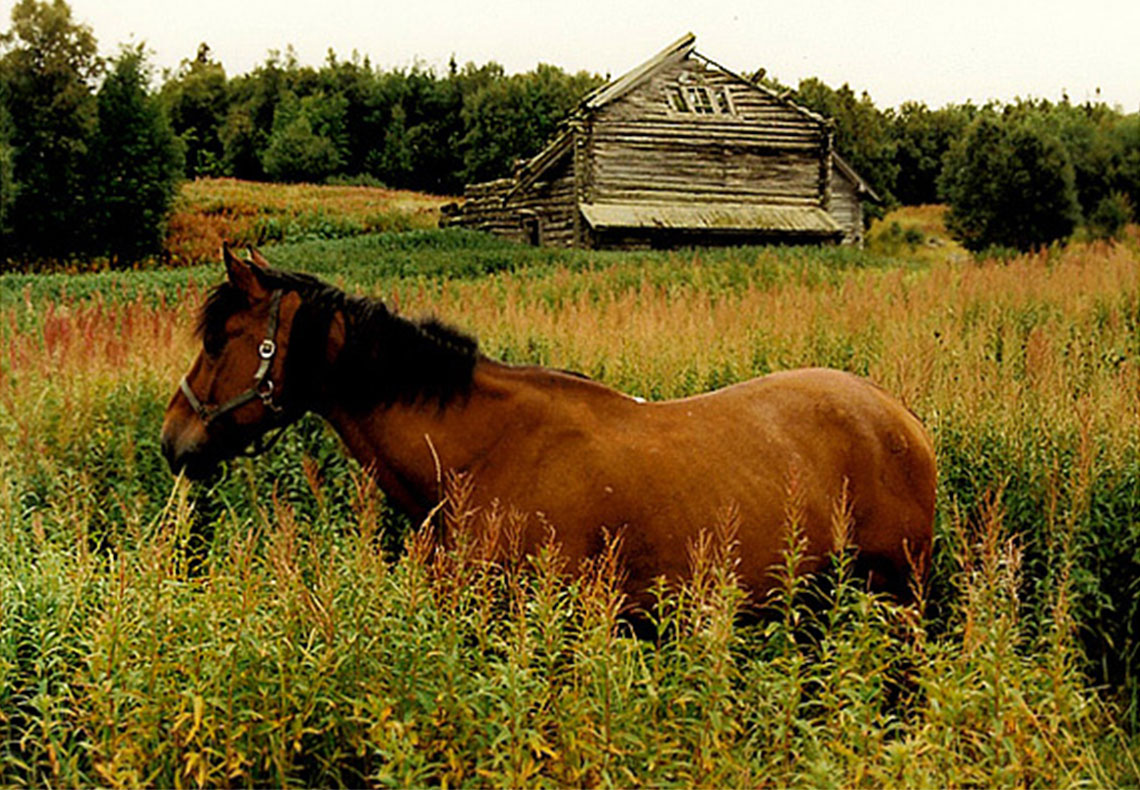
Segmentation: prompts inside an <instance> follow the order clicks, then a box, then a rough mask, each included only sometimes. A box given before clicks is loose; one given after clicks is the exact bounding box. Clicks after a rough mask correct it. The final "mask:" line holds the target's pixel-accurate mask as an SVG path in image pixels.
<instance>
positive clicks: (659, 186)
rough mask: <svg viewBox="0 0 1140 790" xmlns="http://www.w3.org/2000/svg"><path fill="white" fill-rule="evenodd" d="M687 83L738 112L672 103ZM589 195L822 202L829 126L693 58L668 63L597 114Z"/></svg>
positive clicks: (635, 198) (666, 199)
mask: <svg viewBox="0 0 1140 790" xmlns="http://www.w3.org/2000/svg"><path fill="white" fill-rule="evenodd" d="M681 80H687V81H688V83H689V84H694V85H703V86H708V87H710V88H713V89H717V90H724V91H726V92H727V93H728V95H729V97H730V101H731V103H732V107H733V109H734V110H735V112H734V113H731V114H725V113H715V114H708V115H702V114H698V113H694V112H680V111H677V110H675V109H674V108H673V107H671V106H670V104H669V102H668V95H667V92H668V91H669V90H670V89H671V88H673V87H675V86H677V85H678V84H681ZM590 125H591V132H592V139H591V141H590V142H591V144H590V146H589V158H590V162H589V178H588V179H587V187H586V192H587V196H588V202H604V201H613V202H640V201H660V202H678V201H680V202H684V201H695V202H718V201H721V202H733V203H741V202H753V201H755V202H764V203H775V204H783V205H817V206H818V205H820V204H821V201H822V195H821V192H820V159H821V155H822V151H823V147H824V146H825V144H826V140H825V137H824V135H825V133H826V132H825V129H824V128H823V126H822V124H820V123H819V122H816V121H814V120H813V119H811V118H809V117H807V116H805V115H804V114H802V113H799V112H797V111H795V110H794V109H792V108H790V107H788V106H787V105H786V104H784V103H783V102H780V101H778V100H776V99H774V98H772V97H770V96H768V95H766V94H764V93H762V92H761V91H758V90H756V89H755V88H754V87H752V86H750V85H748V84H747V83H744V82H742V81H741V80H739V79H737V78H736V77H734V76H733V75H731V74H728V73H727V72H725V71H722V70H720V69H717V68H711V67H706V66H705V63H704V61H702V60H700V59H698V58H694V57H690V58H686V59H684V60H681V61H680V62H678V63H675V64H672V65H670V66H668V67H666V68H663V69H661V70H660V71H658V72H657V73H656V74H654V75H653V76H652V77H651V78H650V79H648V80H647V81H646V82H645V83H644V84H642V85H640V86H638V87H637V88H636V89H635V90H633V91H631V92H630V93H629V94H627V95H625V96H623V97H621V98H620V99H618V100H617V101H614V102H613V103H611V104H609V105H606V106H604V107H602V108H600V109H599V110H598V111H597V113H596V114H595V115H594V117H593V118H592V122H591V124H590Z"/></svg>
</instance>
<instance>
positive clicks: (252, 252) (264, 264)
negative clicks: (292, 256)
mask: <svg viewBox="0 0 1140 790" xmlns="http://www.w3.org/2000/svg"><path fill="white" fill-rule="evenodd" d="M249 259H250V260H251V261H253V262H254V263H256V264H257V265H258V266H260V267H261V268H262V269H268V268H269V261H267V260H265V256H264V255H262V254H261V253H260V252H258V251H257V248H256V247H250V248H249Z"/></svg>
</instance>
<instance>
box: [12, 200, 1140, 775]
mask: <svg viewBox="0 0 1140 790" xmlns="http://www.w3.org/2000/svg"><path fill="white" fill-rule="evenodd" d="M923 216H924V215H922V213H921V212H919V216H917V217H913V218H908V217H906V216H902V217H896V218H894V219H891V218H888V225H887V228H888V229H889V227H890V225H889V223H890V222H892V221H897V222H898V223H899V228H900V231H899V234H893V232H890V231H888V234H889V235H901V236H902V238H903V242H902V246H900V247H899V250H898V252H897V253H896V254H895V255H887V254H882V253H878V252H875V251H874V250H871V251H859V250H850V249H834V248H832V249H809V248H788V249H760V248H742V249H735V250H716V251H703V250H702V251H695V250H688V251H679V252H674V253H625V254H620V253H590V252H558V251H551V250H534V249H530V248H525V247H518V246H513V245H508V244H504V243H502V242H498V241H495V240H494V239H490V238H488V237H485V236H480V235H477V234H468V233H458V232H441V231H421V232H411V233H405V234H377V235H370V236H360V237H353V238H345V239H336V240H312V241H306V242H301V243H293V244H282V245H278V246H276V247H273V248H271V249H268V250H267V254H268V255H269V257H270V258H271V260H273V261H274V262H275V263H276V264H278V265H280V266H282V267H286V268H296V269H303V270H307V271H312V272H316V273H319V274H320V275H322V276H324V277H326V278H328V279H330V280H331V281H333V282H335V283H337V284H339V285H340V286H342V287H345V288H348V289H350V290H352V291H355V292H362V293H367V294H371V295H374V296H380V297H383V298H384V299H385V300H386V301H387V302H388V303H389V304H390V305H392V306H393V307H397V308H398V309H399V310H400V311H402V312H406V313H412V314H417V313H421V312H430V313H435V314H437V315H439V316H442V317H444V318H445V319H447V320H450V321H452V322H454V323H457V324H459V325H460V326H461V327H463V328H465V329H467V330H470V331H472V332H474V333H475V334H477V335H478V336H479V338H480V341H481V345H482V347H483V349H484V351H485V352H486V353H488V354H490V355H491V356H494V357H498V358H501V359H505V360H507V361H512V362H527V363H541V364H549V365H553V366H558V367H564V368H571V369H577V370H581V371H583V372H585V373H587V374H589V375H591V376H593V377H595V378H597V379H600V380H601V381H603V382H605V383H608V384H610V385H612V386H615V387H618V388H619V389H622V390H624V391H626V392H630V393H633V394H637V395H641V396H643V397H647V398H651V399H659V398H671V397H678V396H684V395H690V394H694V393H697V392H701V391H705V390H707V389H710V388H714V387H718V386H722V385H725V384H729V383H732V382H735V381H739V380H742V379H745V378H748V377H750V376H754V375H761V374H764V373H767V372H770V371H774V370H780V369H785V368H789V367H796V366H801V365H830V366H834V367H838V368H841V369H845V370H849V371H853V372H856V373H859V374H861V375H866V376H869V377H871V378H872V379H873V380H875V381H877V382H878V383H880V384H881V385H882V386H884V387H886V388H887V389H888V390H890V391H892V392H894V393H897V394H898V395H899V396H900V397H902V398H903V399H904V401H905V402H906V403H907V405H908V406H909V407H910V408H911V409H913V410H914V411H915V412H916V413H917V414H918V415H919V416H920V417H921V418H922V420H923V422H924V423H925V424H926V426H927V427H928V429H929V430H930V432H931V434H932V436H933V437H934V440H935V443H936V447H937V453H938V459H939V467H940V483H939V503H938V516H937V525H936V535H937V537H936V549H935V568H934V573H933V576H932V578H931V581H930V585H929V587H928V589H926V590H925V591H924V598H925V601H926V608H925V611H926V615H925V617H924V618H922V619H919V618H916V617H915V616H914V615H913V613H912V612H909V611H907V610H899V609H897V608H896V607H894V606H892V605H891V604H889V603H887V602H883V601H877V600H874V599H872V598H869V597H868V596H866V595H865V594H864V593H863V592H861V591H860V589H859V588H858V586H857V585H854V584H850V583H847V582H845V581H844V577H843V572H842V569H841V570H840V572H839V578H838V580H837V584H836V585H834V586H832V587H830V588H827V589H826V590H824V591H823V592H821V593H820V594H821V595H823V596H824V597H823V599H822V603H817V604H816V605H814V606H811V607H805V606H804V605H803V597H802V596H801V595H800V593H801V592H802V591H803V589H804V588H805V587H806V586H808V585H810V582H809V581H808V580H805V579H802V578H797V577H795V576H794V575H791V574H789V573H788V572H787V569H784V571H782V572H781V571H780V570H779V569H774V572H776V573H783V575H782V576H781V578H782V579H783V582H784V585H783V592H782V593H781V595H780V596H779V597H778V598H777V599H776V600H775V601H774V605H775V607H776V608H775V613H776V614H775V616H774V617H773V619H772V620H771V621H769V622H766V623H762V624H759V625H740V624H735V623H734V621H733V613H734V611H735V608H736V607H737V606H738V604H739V600H740V596H739V593H738V591H737V590H736V588H735V585H734V583H733V572H732V568H733V566H732V544H731V540H730V537H731V533H732V530H733V528H734V524H733V522H732V519H731V518H730V517H726V516H725V515H724V514H709V526H710V531H709V533H708V534H709V539H708V541H707V542H706V543H700V544H698V545H694V546H691V547H688V549H687V550H688V551H689V552H690V556H691V560H692V563H693V567H694V568H695V571H696V573H695V576H694V580H693V582H692V583H691V584H690V585H689V586H688V587H687V588H685V589H684V590H681V591H672V592H665V591H662V604H661V606H660V608H659V611H658V616H659V617H660V618H662V620H663V621H664V622H665V623H667V624H668V629H667V630H668V633H669V638H667V639H664V640H662V641H661V642H660V643H659V644H657V643H653V642H641V641H637V640H635V639H632V638H628V637H624V636H621V633H622V628H621V626H620V624H619V623H618V622H616V620H615V612H616V610H617V608H618V607H619V605H620V600H619V599H618V598H617V596H616V593H615V592H614V587H613V579H612V570H613V569H612V568H611V567H610V565H609V564H608V563H607V562H606V561H605V560H604V558H603V559H601V560H599V562H598V564H597V566H596V567H595V568H594V569H593V571H591V573H589V574H587V575H586V576H585V577H584V578H582V579H580V580H577V581H572V580H570V579H568V578H566V577H565V576H563V575H562V574H561V573H559V570H560V569H561V564H560V560H559V557H558V553H557V549H556V546H553V545H552V546H551V547H550V548H549V549H548V550H547V551H546V552H545V553H544V554H543V555H542V556H541V557H539V558H538V559H537V560H535V561H533V562H532V563H529V564H527V563H521V562H508V563H507V564H506V565H505V566H489V565H487V564H486V563H485V562H483V561H482V559H481V556H482V554H481V552H482V548H481V546H480V545H479V544H478V543H477V542H472V541H470V540H464V539H460V540H459V541H458V543H457V545H456V546H455V547H454V548H453V549H452V550H451V551H449V552H443V553H440V552H436V551H434V550H433V548H432V546H431V542H430V540H429V532H428V531H421V530H418V529H417V526H418V525H414V524H411V525H410V524H406V523H404V522H403V521H402V520H401V519H400V518H399V517H398V516H396V515H395V514H393V513H391V512H390V511H389V509H388V508H387V506H386V504H385V501H384V498H383V496H382V495H380V494H379V493H378V492H377V491H376V490H375V488H374V486H373V485H372V484H371V482H370V481H369V478H368V477H367V475H365V474H364V473H363V472H362V470H360V469H359V468H358V467H357V466H356V465H355V464H354V463H352V462H350V461H349V460H347V459H346V458H345V456H344V455H343V452H342V450H341V448H340V446H339V442H338V440H337V439H336V438H335V437H334V436H332V435H331V434H330V432H329V431H328V429H327V428H326V427H325V426H324V425H323V424H322V423H321V422H320V421H319V420H316V419H314V418H307V419H305V420H303V421H302V422H301V423H300V424H299V425H297V426H296V427H294V428H292V429H291V430H290V432H289V433H288V434H287V435H286V438H285V439H284V440H283V441H282V443H281V444H280V445H279V446H278V448H277V449H275V450H274V451H273V452H271V453H270V454H269V455H268V456H265V457H263V458H261V459H258V460H255V461H250V460H242V461H236V462H233V463H231V464H230V465H229V471H228V474H227V475H225V476H224V477H223V478H221V479H220V480H218V481H216V482H215V483H213V484H211V485H208V486H189V485H186V484H184V483H182V482H179V481H176V480H173V479H172V478H171V476H170V474H169V472H168V471H167V469H166V467H165V464H164V462H163V461H162V459H161V457H160V455H159V452H158V433H159V429H160V425H161V421H162V413H163V409H164V407H165V404H166V402H167V400H168V398H169V397H170V395H171V393H172V392H173V391H174V389H175V387H176V384H177V381H178V377H179V376H180V375H181V374H182V373H183V371H184V370H185V368H186V366H187V365H188V364H189V362H190V360H191V359H192V357H193V355H194V353H195V345H196V344H195V341H194V340H193V339H192V337H191V336H190V327H191V326H192V324H193V315H194V311H195V309H196V308H197V305H198V304H199V302H200V300H201V298H202V296H203V293H204V290H205V288H207V287H208V286H209V285H210V284H212V283H215V282H217V281H218V280H219V279H220V277H221V267H220V265H219V264H216V263H214V264H211V265H209V266H204V267H187V268H184V269H181V270H176V271H174V270H165V271H152V272H105V273H101V274H96V275H84V276H77V277H66V276H63V275H54V276H44V277H36V278H33V277H29V276H23V277H15V276H7V277H0V434H2V435H4V436H5V437H10V440H9V441H7V442H5V443H4V444H3V445H2V446H0V602H2V606H3V609H2V611H3V617H2V618H0V712H2V715H0V783H3V784H6V785H7V784H31V783H37V784H52V785H66V784H83V785H90V784H99V785H110V786H122V785H132V786H133V785H138V784H156V785H165V786H179V785H181V786H186V785H221V784H275V785H286V784H302V785H332V784H350V785H399V786H407V785H423V784H436V783H439V784H444V783H446V784H449V785H456V784H464V785H488V784H495V785H519V784H541V785H606V786H614V785H621V786H630V785H646V784H652V785H662V784H682V785H703V786H725V785H731V786H744V785H755V784H761V783H771V784H776V785H781V786H783V785H792V784H808V785H812V786H817V785H858V786H864V785H865V786H875V787H877V786H883V785H891V786H899V785H905V786H934V785H937V786H944V785H986V786H1043V787H1057V786H1063V785H1065V786H1067V785H1075V784H1093V785H1098V786H1120V785H1133V784H1136V783H1137V782H1140V769H1138V767H1137V762H1136V758H1135V755H1136V753H1137V747H1138V746H1140V744H1138V743H1137V742H1136V737H1137V736H1136V735H1135V733H1136V727H1137V724H1138V722H1137V718H1138V715H1140V685H1138V683H1137V670H1138V668H1140V639H1138V637H1140V635H1138V634H1137V631H1136V623H1137V622H1138V621H1140V617H1138V609H1137V600H1140V599H1138V596H1137V589H1136V586H1135V580H1136V579H1138V578H1140V522H1138V521H1137V515H1136V514H1137V513H1138V512H1140V252H1138V249H1137V245H1136V244H1135V243H1133V242H1131V241H1130V242H1127V243H1121V244H1093V245H1081V244H1074V245H1071V246H1069V247H1068V248H1066V249H1057V250H1053V251H1048V252H1043V253H1040V254H1035V255H1028V256H1011V257H1009V258H1004V259H1001V260H991V261H984V262H981V263H977V262H974V261H973V260H972V259H968V258H959V257H958V255H956V254H946V255H942V256H939V257H932V258H928V259H922V258H921V257H920V256H919V255H914V256H911V255H910V254H909V253H908V250H909V246H908V245H910V243H911V242H915V244H916V246H915V249H916V251H918V252H921V253H923V254H927V251H928V250H934V251H937V250H940V249H942V248H938V247H936V246H934V245H927V244H925V242H923V244H921V245H919V244H918V241H919V240H918V237H917V236H916V235H915V234H914V233H911V234H909V236H910V241H907V240H906V239H907V236H908V228H909V227H911V224H910V223H911V221H912V219H913V222H914V223H915V224H916V225H920V223H921V222H922V221H929V219H930V218H929V217H926V219H925V220H923ZM926 228H927V229H925V230H922V229H921V228H920V232H922V233H923V234H926V235H927V236H936V235H937V233H936V232H935V231H936V226H933V225H931V226H926ZM873 235H875V234H873ZM949 252H950V253H953V252H954V251H953V250H950V251H949ZM725 474H732V470H731V469H726V470H725ZM467 485H478V480H477V479H476V480H464V481H458V482H457V484H456V485H454V486H453V487H452V489H451V495H450V496H451V499H450V502H449V505H448V508H447V513H448V515H447V518H448V519H449V521H450V522H451V524H452V526H453V527H454V529H455V530H456V532H457V533H458V534H460V535H464V534H470V533H471V529H470V523H471V519H472V518H473V517H472V516H471V515H470V514H468V513H467V511H466V509H465V507H464V501H465V500H464V496H465V494H464V491H465V486H467ZM474 518H483V517H482V516H474ZM790 524H794V509H793V513H792V516H791V522H790ZM481 526H482V527H483V528H484V529H483V531H484V533H486V532H487V529H486V528H487V527H488V526H489V527H490V528H491V532H494V531H495V530H496V529H497V530H509V524H504V523H502V522H501V521H497V520H496V519H494V518H491V519H490V521H489V523H484V524H482V525H481ZM789 534H790V535H792V536H793V537H794V529H791V530H790V533H789ZM789 547H790V548H791V550H792V551H793V553H794V551H795V550H796V549H795V542H794V540H790V542H789ZM679 550H684V549H679ZM789 567H794V566H791V565H790V566H789Z"/></svg>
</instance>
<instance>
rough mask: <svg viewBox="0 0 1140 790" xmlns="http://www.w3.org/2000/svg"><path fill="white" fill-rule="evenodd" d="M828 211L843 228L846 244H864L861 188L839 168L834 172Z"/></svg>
mask: <svg viewBox="0 0 1140 790" xmlns="http://www.w3.org/2000/svg"><path fill="white" fill-rule="evenodd" d="M827 213H829V214H830V215H831V216H832V217H833V218H834V219H835V221H836V222H838V223H839V226H840V227H841V228H843V243H844V244H855V245H858V246H862V245H863V203H862V201H861V200H860V199H859V190H858V187H857V186H856V185H855V184H854V183H852V182H851V180H850V179H848V178H846V177H845V176H844V175H843V174H841V173H840V172H839V171H838V170H835V171H833V174H832V179H831V201H830V203H829V204H828V207H827Z"/></svg>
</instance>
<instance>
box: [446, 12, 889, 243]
mask: <svg viewBox="0 0 1140 790" xmlns="http://www.w3.org/2000/svg"><path fill="white" fill-rule="evenodd" d="M695 44H696V39H695V37H694V36H693V35H692V34H689V35H687V36H684V37H683V38H681V39H680V40H678V41H676V42H675V43H674V44H672V45H671V46H669V47H667V48H666V49H665V50H663V51H662V52H660V53H658V54H657V55H655V56H654V57H653V58H650V59H649V60H648V61H646V62H645V63H643V64H641V65H640V66H638V67H637V68H635V69H633V70H632V71H630V72H629V73H627V74H625V75H623V76H621V77H619V78H618V79H615V80H613V81H611V82H609V83H607V84H606V85H603V86H602V87H601V88H598V89H597V90H595V91H593V92H592V93H590V94H588V95H587V96H586V97H585V98H583V99H582V101H581V102H580V103H579V105H578V108H577V109H576V110H575V111H574V112H573V113H572V114H571V116H570V118H569V119H568V120H567V121H566V122H565V124H564V125H563V127H562V129H561V131H560V133H559V134H558V135H557V136H556V137H555V138H554V139H553V140H552V141H551V142H550V143H549V145H547V146H546V148H545V149H543V150H542V151H541V152H540V153H538V154H537V155H536V156H535V157H533V158H532V159H530V160H527V161H524V162H520V163H518V165H517V166H516V167H515V172H514V173H513V174H511V176H510V177H507V178H501V179H498V180H496V181H490V182H487V183H482V184H471V185H469V186H468V187H467V188H466V189H465V191H464V198H465V200H464V201H463V202H462V203H460V204H451V205H449V206H445V207H444V211H443V216H442V218H441V220H440V225H441V226H444V227H466V228H475V229H478V230H485V231H490V232H492V233H495V234H497V235H499V236H504V237H507V238H511V239H515V240H517V241H520V242H524V243H529V244H533V245H540V246H551V247H585V248H619V249H638V248H640V249H644V248H655V247H676V246H682V245H689V244H693V245H718V244H746V243H781V242H783V243H856V244H858V243H861V242H862V238H863V212H862V204H861V199H862V198H864V197H870V198H872V199H877V196H875V195H874V192H873V191H872V190H870V188H869V187H868V186H867V184H866V183H865V182H864V181H863V180H862V179H861V178H860V177H859V176H858V174H856V173H855V171H854V170H852V169H851V167H850V165H848V164H847V163H846V162H844V161H843V160H842V159H841V158H840V157H839V156H838V155H837V154H836V153H835V151H834V150H833V148H832V124H831V122H830V121H829V120H828V119H826V118H823V117H822V116H819V115H817V114H815V113H813V112H811V111H809V110H806V109H804V108H802V107H799V106H797V105H796V104H794V103H792V102H791V101H789V100H788V99H787V98H785V97H783V96H781V95H780V94H777V93H776V92H774V91H772V90H770V89H768V88H766V87H764V86H762V85H759V84H757V83H753V82H750V81H748V80H746V79H744V78H743V77H741V76H739V75H737V74H735V73H733V72H732V71H729V70H728V69H726V68H724V67H723V66H721V65H719V64H717V63H715V62H714V61H712V60H710V59H709V58H707V57H705V56H704V55H702V54H700V53H699V52H697V51H696V49H695Z"/></svg>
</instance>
